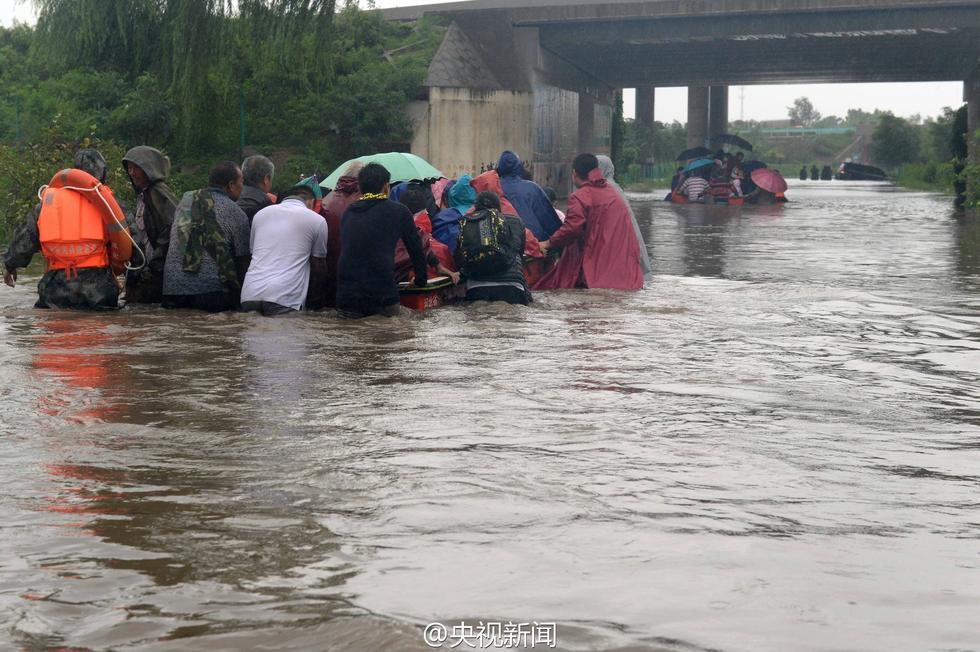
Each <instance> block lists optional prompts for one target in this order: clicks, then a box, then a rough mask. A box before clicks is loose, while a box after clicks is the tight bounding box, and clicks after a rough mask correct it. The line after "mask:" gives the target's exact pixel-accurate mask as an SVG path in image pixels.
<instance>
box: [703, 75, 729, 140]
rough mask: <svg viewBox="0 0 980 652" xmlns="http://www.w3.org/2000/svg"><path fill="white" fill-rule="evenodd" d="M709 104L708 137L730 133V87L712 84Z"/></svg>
mask: <svg viewBox="0 0 980 652" xmlns="http://www.w3.org/2000/svg"><path fill="white" fill-rule="evenodd" d="M709 104H710V108H709V114H708V116H709V117H708V137H709V138H714V137H715V136H718V135H719V134H725V133H728V87H727V86H712V87H711V90H710V92H709Z"/></svg>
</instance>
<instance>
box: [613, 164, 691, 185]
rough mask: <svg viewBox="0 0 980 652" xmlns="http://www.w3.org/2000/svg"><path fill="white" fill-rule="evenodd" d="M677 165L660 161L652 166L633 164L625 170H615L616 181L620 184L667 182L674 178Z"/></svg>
mask: <svg viewBox="0 0 980 652" xmlns="http://www.w3.org/2000/svg"><path fill="white" fill-rule="evenodd" d="M677 167H678V164H677V163H675V162H672V161H662V162H660V163H653V164H642V165H641V164H639V163H634V164H632V165H630V166H627V167H626V169H625V170H619V169H617V170H616V180H617V181H619V183H620V184H631V183H639V182H643V181H649V182H655V181H662V180H667V181H670V178H671V177H672V176H674V171H675V170H676V169H677Z"/></svg>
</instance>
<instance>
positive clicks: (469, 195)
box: [449, 174, 476, 215]
mask: <svg viewBox="0 0 980 652" xmlns="http://www.w3.org/2000/svg"><path fill="white" fill-rule="evenodd" d="M472 180H473V178H472V177H471V176H470V175H468V174H464V175H463V176H461V177H460V178H459V180H458V181H457V182H456V183H454V184H453V186H452V188H450V189H449V207H450V208H455V209H456V210H458V211H459V212H460V214H461V215H466V213H467V212H469V210H470V208H472V207H473V202H475V201H476V189H475V188H473V186H472V185H470V182H471V181H472Z"/></svg>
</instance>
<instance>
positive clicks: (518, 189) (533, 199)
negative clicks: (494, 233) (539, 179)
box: [497, 150, 561, 240]
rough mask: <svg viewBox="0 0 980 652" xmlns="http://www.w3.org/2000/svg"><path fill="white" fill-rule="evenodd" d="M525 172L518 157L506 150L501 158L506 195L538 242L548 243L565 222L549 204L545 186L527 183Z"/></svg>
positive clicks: (498, 168)
mask: <svg viewBox="0 0 980 652" xmlns="http://www.w3.org/2000/svg"><path fill="white" fill-rule="evenodd" d="M522 172H523V166H522V165H521V159H520V158H518V156H517V154H515V153H514V152H512V151H510V150H506V151H505V152H504V153H503V154H501V155H500V160H499V161H498V162H497V174H498V175H499V176H500V186H501V188H503V191H504V195H506V197H507V199H508V200H509V201H510V203H511V204H513V205H514V208H516V209H517V212H518V214H519V217H520V218H521V220H523V221H524V226H526V227H527V228H528V229H530V231H531V233H533V234H534V235H535V237H537V239H538V240H547V239H548V238H550V237H551V234H552V233H554V232H555V231H557V230H558V229H559V228H561V220H560V219H558V214H557V213H556V212H555V208H554V206H552V205H551V202H550V201H548V196H547V195H545V194H544V190H542V189H541V186H539V185H538V184H536V183H534V182H533V181H527V180H526V179H524V178H523V177H522V176H521V173H522Z"/></svg>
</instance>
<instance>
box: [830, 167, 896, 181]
mask: <svg viewBox="0 0 980 652" xmlns="http://www.w3.org/2000/svg"><path fill="white" fill-rule="evenodd" d="M837 179H838V180H839V181H888V175H887V174H885V171H884V170H882V169H881V168H876V167H875V166H873V165H861V164H860V163H845V164H844V165H843V166H842V169H841V170H839V171H838V172H837Z"/></svg>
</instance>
